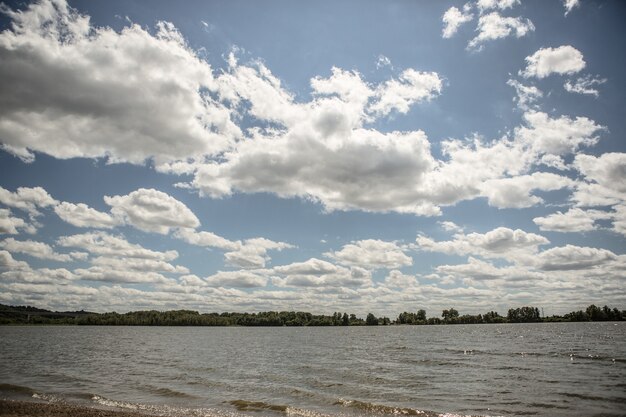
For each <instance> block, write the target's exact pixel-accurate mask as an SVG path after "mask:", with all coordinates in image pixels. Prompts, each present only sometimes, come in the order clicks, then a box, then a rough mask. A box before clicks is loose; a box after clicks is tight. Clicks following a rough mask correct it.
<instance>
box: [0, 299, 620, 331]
mask: <svg viewBox="0 0 626 417" xmlns="http://www.w3.org/2000/svg"><path fill="white" fill-rule="evenodd" d="M624 320H626V310H622V311H620V310H618V309H617V308H613V309H611V308H609V307H608V306H604V307H597V306H595V305H593V304H592V305H590V306H589V307H587V308H586V309H585V310H584V311H583V310H579V311H573V312H571V313H568V314H565V315H563V316H557V315H553V316H550V317H542V316H541V315H540V312H539V309H538V308H536V307H528V306H527V307H520V308H511V309H509V311H508V313H507V315H506V316H501V315H500V314H498V312H496V311H489V312H487V313H485V314H477V315H470V314H464V315H460V314H459V312H458V310H456V309H454V308H450V309H446V310H443V311H442V313H441V316H440V317H430V318H428V317H427V316H426V310H422V309H420V310H417V311H416V312H415V313H412V312H403V313H401V314H400V315H398V317H397V319H395V320H391V319H389V318H388V317H376V316H375V315H374V314H372V313H369V314H368V315H367V317H366V318H365V319H362V318H360V317H357V316H356V315H355V314H348V313H340V312H336V313H333V314H332V315H315V314H311V313H306V312H300V311H280V312H279V311H267V312H261V313H221V314H220V313H205V314H200V313H198V312H197V311H191V310H171V311H156V310H149V311H132V312H129V313H123V314H120V313H115V312H111V313H91V312H88V311H64V312H57V311H49V310H44V309H39V308H35V307H30V306H26V307H24V306H7V305H2V304H0V324H70V325H95V326H99V325H109V326H363V325H368V326H371V325H435V324H489V323H539V322H568V321H571V322H574V321H575V322H581V321H624Z"/></svg>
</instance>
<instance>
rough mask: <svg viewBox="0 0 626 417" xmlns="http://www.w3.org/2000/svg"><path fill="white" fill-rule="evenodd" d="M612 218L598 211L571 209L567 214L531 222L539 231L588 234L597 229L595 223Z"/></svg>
mask: <svg viewBox="0 0 626 417" xmlns="http://www.w3.org/2000/svg"><path fill="white" fill-rule="evenodd" d="M610 218H612V214H611V213H607V212H604V211H600V210H582V209H580V208H576V207H574V208H571V209H569V210H568V211H567V212H565V213H562V212H560V211H558V212H556V213H552V214H549V215H548V216H545V217H535V218H534V219H533V222H535V224H536V225H537V226H539V229H540V230H545V231H551V232H588V231H590V230H595V229H597V225H596V224H595V222H596V221H597V220H600V219H610Z"/></svg>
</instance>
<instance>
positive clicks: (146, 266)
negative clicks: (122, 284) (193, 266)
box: [91, 256, 189, 274]
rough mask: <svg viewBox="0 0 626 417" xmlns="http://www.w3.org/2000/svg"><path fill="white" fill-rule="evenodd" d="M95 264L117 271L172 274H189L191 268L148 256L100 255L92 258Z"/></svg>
mask: <svg viewBox="0 0 626 417" xmlns="http://www.w3.org/2000/svg"><path fill="white" fill-rule="evenodd" d="M91 264H92V265H93V266H97V267H101V268H103V269H110V270H116V271H137V272H141V271H152V272H167V273H172V274H189V269H188V268H186V267H184V266H181V265H172V264H170V263H169V262H165V261H162V260H158V259H146V258H115V257H110V256H98V257H96V258H94V259H92V260H91Z"/></svg>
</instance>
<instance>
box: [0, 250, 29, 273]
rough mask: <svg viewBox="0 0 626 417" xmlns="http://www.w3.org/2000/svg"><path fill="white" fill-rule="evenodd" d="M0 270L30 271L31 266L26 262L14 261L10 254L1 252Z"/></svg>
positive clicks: (4, 251)
mask: <svg viewBox="0 0 626 417" xmlns="http://www.w3.org/2000/svg"><path fill="white" fill-rule="evenodd" d="M0 269H8V270H9V271H17V270H29V269H30V266H29V265H28V263H26V262H24V261H18V260H16V259H13V256H12V255H11V253H10V252H8V251H6V250H0Z"/></svg>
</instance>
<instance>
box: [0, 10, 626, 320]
mask: <svg viewBox="0 0 626 417" xmlns="http://www.w3.org/2000/svg"><path fill="white" fill-rule="evenodd" d="M0 10H1V12H2V15H1V16H0V30H1V32H0V142H1V150H0V233H1V236H0V239H1V240H0V303H5V304H30V305H36V306H40V307H47V308H53V309H61V310H70V309H71V310H74V309H88V310H94V311H112V310H116V311H120V312H123V311H128V310H137V309H147V308H156V309H173V308H190V309H196V310H200V311H202V312H209V311H259V310H286V309H289V310H291V309H299V310H307V311H311V312H314V313H332V312H333V311H348V312H355V313H357V314H360V315H363V314H365V313H367V312H370V311H371V312H373V313H375V314H386V315H390V316H395V315H396V314H397V313H399V312H401V311H405V310H408V311H415V310H416V309H418V308H425V309H426V310H427V312H428V314H429V315H430V316H436V315H439V311H440V309H442V308H449V307H455V308H457V309H459V310H460V311H461V312H462V313H479V312H486V311H489V310H492V309H493V310H497V311H500V312H501V313H506V309H507V308H509V307H519V306H523V305H533V306H537V307H543V308H544V310H545V313H546V315H547V314H554V313H564V312H568V311H571V310H572V309H580V308H584V307H586V306H587V305H589V304H591V303H596V304H601V305H604V304H609V305H611V306H612V307H619V308H621V309H624V308H626V285H625V284H626V280H625V275H626V251H625V249H626V153H625V152H626V95H625V92H626V79H625V76H624V72H623V70H624V68H626V56H625V55H624V50H626V26H624V24H623V22H624V21H625V19H626V4H624V3H622V2H616V1H585V0H580V1H578V0H550V1H548V0H546V1H524V0H521V1H519V0H477V1H469V2H467V3H464V2H458V1H438V0H437V1H434V0H433V1H420V2H407V1H385V2H380V1H366V2H362V1H357V0H347V1H343V2H336V1H317V2H305V3H302V2H292V1H279V0H271V1H267V2H244V1H238V0H236V1H231V0H223V1H212V2H205V1H186V2H184V5H183V6H182V7H180V5H179V4H176V5H175V4H173V3H171V2H167V1H139V0H137V1H127V0H119V1H117V0H115V1H107V2H91V1H86V0H85V1H75V2H74V1H70V2H69V3H66V2H65V1H64V0H43V1H40V2H36V3H32V4H28V3H27V4H24V2H18V3H16V4H4V5H3V6H2V7H1V9H0Z"/></svg>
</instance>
